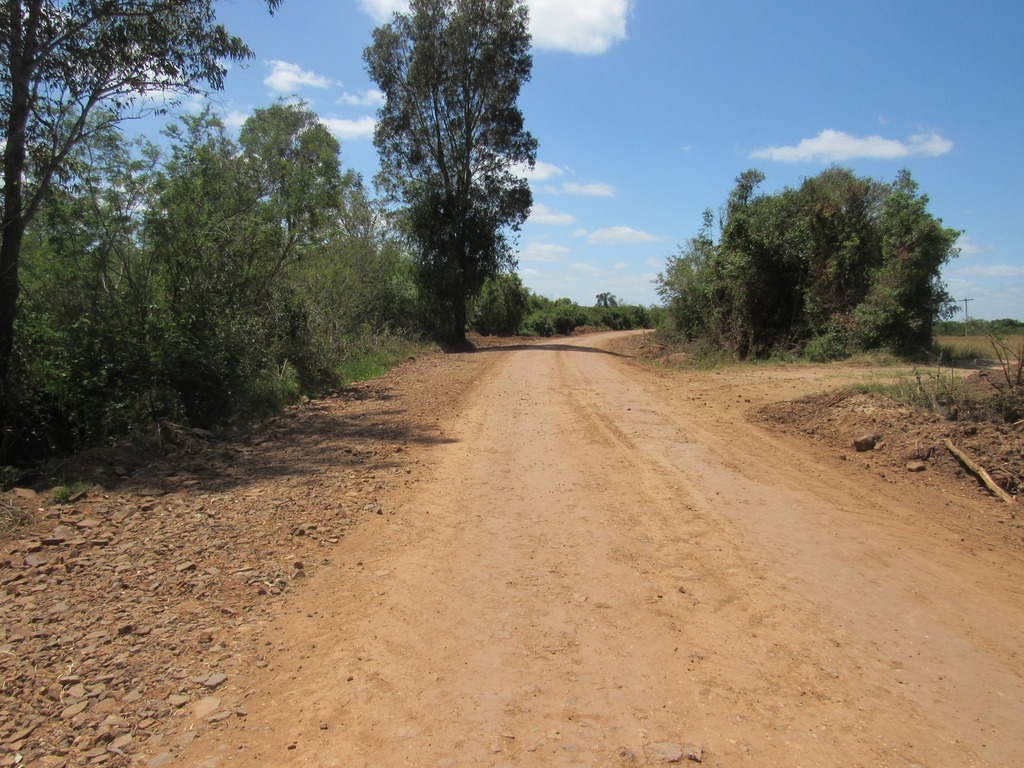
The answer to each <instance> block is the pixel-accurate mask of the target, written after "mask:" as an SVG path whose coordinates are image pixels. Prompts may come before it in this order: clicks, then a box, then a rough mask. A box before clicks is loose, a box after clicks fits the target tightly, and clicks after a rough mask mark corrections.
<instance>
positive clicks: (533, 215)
mask: <svg viewBox="0 0 1024 768" xmlns="http://www.w3.org/2000/svg"><path fill="white" fill-rule="evenodd" d="M530 221H532V222H534V223H535V224H562V225H566V226H568V225H570V224H575V223H576V219H575V218H574V217H573V216H571V215H570V214H568V213H559V212H558V211H554V210H552V209H551V208H548V207H547V206H546V205H541V204H540V203H537V204H535V205H534V206H533V210H531V211H530Z"/></svg>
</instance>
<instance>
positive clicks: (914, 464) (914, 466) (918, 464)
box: [907, 461, 928, 472]
mask: <svg viewBox="0 0 1024 768" xmlns="http://www.w3.org/2000/svg"><path fill="white" fill-rule="evenodd" d="M926 469H928V465H927V464H925V463H924V462H923V461H908V462H907V472H924V471H925V470H926Z"/></svg>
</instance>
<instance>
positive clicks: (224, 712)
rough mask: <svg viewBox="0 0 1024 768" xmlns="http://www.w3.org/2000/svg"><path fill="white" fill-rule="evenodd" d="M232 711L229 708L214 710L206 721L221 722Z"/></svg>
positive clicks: (231, 713) (229, 715)
mask: <svg viewBox="0 0 1024 768" xmlns="http://www.w3.org/2000/svg"><path fill="white" fill-rule="evenodd" d="M233 714H235V713H234V712H232V711H231V710H230V709H222V710H221V711H220V712H214V713H213V714H212V715H210V716H209V717H207V718H206V721H207V722H208V723H222V722H224V721H225V720H227V719H228V718H230V717H231V716H232V715H233Z"/></svg>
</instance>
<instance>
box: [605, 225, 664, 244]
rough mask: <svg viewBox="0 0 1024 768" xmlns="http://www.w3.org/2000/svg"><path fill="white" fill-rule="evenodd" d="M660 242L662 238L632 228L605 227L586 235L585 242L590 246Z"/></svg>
mask: <svg viewBox="0 0 1024 768" xmlns="http://www.w3.org/2000/svg"><path fill="white" fill-rule="evenodd" d="M661 240H664V238H662V237H658V236H657V235H652V234H650V233H649V232H642V231H640V230H639V229H633V228H632V227H605V228H604V229H599V230H597V231H596V232H591V233H590V234H589V235H587V242H588V243H590V244H591V245H620V244H635V243H656V242H660V241H661Z"/></svg>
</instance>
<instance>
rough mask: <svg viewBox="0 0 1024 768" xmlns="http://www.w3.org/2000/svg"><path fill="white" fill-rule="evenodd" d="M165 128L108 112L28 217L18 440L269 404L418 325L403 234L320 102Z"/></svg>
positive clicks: (16, 450) (219, 416)
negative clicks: (343, 161)
mask: <svg viewBox="0 0 1024 768" xmlns="http://www.w3.org/2000/svg"><path fill="white" fill-rule="evenodd" d="M167 133H168V140H169V149H168V150H167V151H161V150H158V149H156V148H155V147H154V146H152V145H149V144H147V143H145V142H139V143H135V144H126V143H125V142H124V141H123V139H122V138H121V137H120V134H119V133H118V132H117V131H116V130H113V129H112V128H110V127H109V126H107V127H98V128H97V129H96V130H95V131H93V132H92V133H91V134H90V138H89V141H88V142H85V143H82V144H80V145H78V147H77V148H76V150H75V152H74V153H73V154H72V156H71V157H70V158H69V163H68V168H69V169H71V171H73V176H70V177H69V179H68V182H67V183H66V184H61V185H54V186H53V187H51V190H50V192H49V194H48V195H47V197H46V200H45V201H44V203H43V205H42V207H41V209H40V214H39V216H38V217H37V219H36V220H35V221H34V222H33V224H32V226H31V227H30V229H29V230H28V233H27V238H26V241H25V242H26V248H25V270H24V273H25V280H24V292H23V296H22V302H21V312H20V314H19V319H18V337H17V343H16V345H15V348H14V351H15V354H14V356H13V365H12V377H11V381H12V387H11V396H12V402H13V403H14V405H15V407H14V409H13V413H14V414H15V418H13V419H12V422H11V426H12V430H13V431H12V433H11V437H12V438H13V439H14V445H13V451H12V455H11V459H12V460H17V461H19V462H21V463H25V462H30V461H34V460H38V459H41V458H43V457H46V456H49V455H52V454H55V453H65V452H68V451H73V450H77V449H80V448H83V447H87V446H90V445H94V444H97V443H103V442H107V441H110V440H113V439H115V438H117V437H118V436H120V435H124V434H125V433H127V432H130V431H131V430H133V429H135V428H138V427H141V426H143V425H145V424H146V423H148V422H149V421H151V420H154V419H170V420H175V421H185V422H189V423H192V424H195V425H201V426H210V425H213V424H216V423H218V422H221V421H223V420H225V419H227V418H229V417H231V416H234V415H236V414H239V413H247V414H260V413H266V412H268V411H270V410H274V409H277V408H280V407H281V406H282V405H285V404H287V403H289V402H294V401H295V400H296V399H297V398H298V397H299V396H300V395H301V394H302V393H312V392H317V391H322V390H323V389H326V388H329V387H332V386H337V385H338V384H339V383H341V382H342V381H343V380H344V379H345V378H346V377H347V376H346V373H345V372H344V368H345V366H346V365H348V364H349V361H351V360H353V359H359V358H363V357H367V356H370V355H374V354H376V351H375V350H379V349H381V348H383V347H386V346H387V345H388V341H387V339H389V338H390V336H391V335H392V334H396V333H398V334H400V333H403V332H405V331H407V330H412V329H414V328H415V327H416V322H417V321H416V317H415V307H416V303H417V297H416V292H415V288H414V286H413V282H412V278H411V267H410V263H409V260H408V259H407V258H406V257H405V255H404V253H403V252H402V250H401V248H400V244H399V240H398V239H397V238H396V236H395V235H394V234H392V233H389V232H388V231H387V229H386V228H385V227H384V226H383V218H382V216H381V214H380V212H379V211H378V209H377V205H376V204H375V203H374V202H373V201H371V200H370V199H369V198H368V197H367V195H366V193H365V190H364V189H363V187H362V182H361V180H360V179H359V177H358V176H357V175H355V174H352V173H344V172H342V171H341V168H340V162H339V158H338V155H339V146H338V143H337V141H336V140H334V138H333V137H331V135H330V134H329V133H328V132H327V131H326V129H324V127H323V126H322V125H321V124H320V123H319V122H318V121H316V120H315V119H314V118H313V116H312V113H310V112H309V110H308V109H307V108H306V107H305V106H303V105H301V104H277V105H274V106H271V107H269V108H267V109H262V110H257V111H256V112H255V113H254V114H253V116H252V117H251V118H250V119H249V121H248V122H247V123H246V124H245V126H243V129H242V132H241V135H240V139H239V141H238V142H235V141H233V140H232V139H231V138H230V137H229V136H228V135H227V133H226V132H225V130H224V128H223V126H222V125H221V124H220V123H219V121H218V120H216V119H215V118H214V117H212V116H211V115H210V114H209V113H203V114H200V115H193V116H188V117H185V118H183V119H182V121H181V123H180V124H177V125H174V126H171V127H170V128H169V129H168V132H167Z"/></svg>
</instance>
